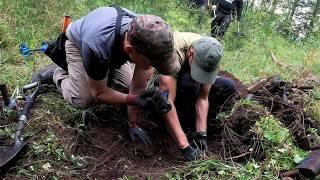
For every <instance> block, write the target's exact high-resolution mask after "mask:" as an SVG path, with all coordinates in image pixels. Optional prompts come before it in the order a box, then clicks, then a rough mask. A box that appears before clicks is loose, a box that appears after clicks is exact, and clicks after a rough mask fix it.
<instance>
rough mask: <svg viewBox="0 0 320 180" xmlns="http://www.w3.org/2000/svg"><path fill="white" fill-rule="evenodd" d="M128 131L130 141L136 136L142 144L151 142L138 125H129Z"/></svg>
mask: <svg viewBox="0 0 320 180" xmlns="http://www.w3.org/2000/svg"><path fill="white" fill-rule="evenodd" d="M128 132H129V135H130V138H131V140H132V141H135V140H136V137H138V138H139V139H140V140H141V141H142V142H143V143H144V144H151V139H150V137H149V136H148V135H147V133H146V132H145V131H144V130H142V129H141V128H140V127H138V126H135V127H130V128H129V129H128Z"/></svg>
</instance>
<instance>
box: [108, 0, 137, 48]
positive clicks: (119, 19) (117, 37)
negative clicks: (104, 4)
mask: <svg viewBox="0 0 320 180" xmlns="http://www.w3.org/2000/svg"><path fill="white" fill-rule="evenodd" d="M111 7H113V8H115V9H116V10H117V13H118V16H117V20H116V26H115V41H116V46H118V45H119V44H120V42H121V35H120V30H121V22H122V17H123V16H124V15H126V16H129V17H131V18H134V17H135V16H134V15H132V14H129V13H128V12H126V11H125V10H123V9H122V8H121V7H119V6H118V5H116V4H114V5H112V6H111Z"/></svg>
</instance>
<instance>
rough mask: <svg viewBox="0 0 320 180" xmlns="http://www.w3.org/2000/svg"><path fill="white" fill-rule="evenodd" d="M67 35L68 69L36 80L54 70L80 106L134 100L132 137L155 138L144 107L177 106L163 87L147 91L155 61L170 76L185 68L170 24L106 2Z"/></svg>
mask: <svg viewBox="0 0 320 180" xmlns="http://www.w3.org/2000/svg"><path fill="white" fill-rule="evenodd" d="M66 36H67V39H68V40H66V42H65V50H66V60H67V69H62V68H49V69H47V70H45V71H43V72H42V73H41V72H40V73H39V74H37V75H36V76H35V77H34V78H33V79H37V78H40V79H44V78H43V76H51V77H52V74H53V81H54V83H55V84H56V86H57V87H58V89H59V90H60V91H61V92H62V94H63V97H64V99H65V100H66V101H67V102H68V103H69V104H71V105H72V106H74V107H77V108H88V107H89V106H92V105H95V104H111V105H128V118H129V121H130V123H129V124H130V128H129V134H130V137H131V138H132V139H133V140H134V139H135V138H139V139H140V140H142V141H143V142H144V143H150V139H149V137H148V136H147V135H146V133H145V132H144V131H143V130H142V129H141V128H139V127H138V126H137V124H136V114H137V112H138V108H142V109H143V110H149V111H156V110H158V111H160V112H158V113H165V112H166V111H168V110H170V108H171V106H170V105H168V104H167V102H166V101H164V100H163V98H162V95H161V92H160V91H156V90H147V91H145V87H146V81H147V79H148V77H149V76H150V75H151V73H150V71H151V67H152V66H153V67H155V69H157V70H158V71H159V72H160V73H162V74H167V75H169V74H172V73H175V72H177V71H179V69H180V64H179V62H178V60H177V59H176V58H175V56H173V55H174V54H173V35H172V30H171V28H170V26H169V25H168V24H167V23H166V22H165V21H164V20H163V19H161V18H160V17H158V16H153V15H136V14H134V13H132V12H130V11H129V10H127V9H124V8H120V7H118V6H117V7H101V8H98V9H95V10H93V11H92V12H90V13H89V14H88V15H86V16H84V17H83V18H81V19H79V20H76V21H74V22H72V23H71V24H70V25H69V26H68V28H67V31H66ZM134 64H135V65H134ZM43 74H44V75H43ZM48 74H49V75H48Z"/></svg>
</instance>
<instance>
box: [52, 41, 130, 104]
mask: <svg viewBox="0 0 320 180" xmlns="http://www.w3.org/2000/svg"><path fill="white" fill-rule="evenodd" d="M65 48H66V58H67V63H68V72H66V71H64V70H63V69H61V68H58V69H56V71H55V72H54V74H53V81H54V82H55V84H56V85H57V87H58V89H59V90H60V91H61V93H62V95H63V98H64V99H65V100H66V101H67V102H68V103H69V104H70V105H72V106H74V107H76V108H88V107H89V106H91V105H94V104H95V99H94V98H93V96H92V95H91V92H90V90H89V84H88V82H87V73H86V71H85V68H84V64H83V60H82V57H81V55H80V49H79V48H77V47H76V46H75V44H74V43H72V42H71V41H69V40H67V41H66V44H65ZM133 72H134V65H133V64H131V63H129V62H127V63H125V64H123V65H122V66H121V68H120V69H111V70H109V72H108V75H107V77H106V78H105V81H106V84H107V79H108V85H109V86H110V87H111V88H113V89H115V90H118V91H120V92H123V93H128V91H129V86H130V84H131V80H132V77H133Z"/></svg>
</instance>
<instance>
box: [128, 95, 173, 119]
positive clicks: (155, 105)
mask: <svg viewBox="0 0 320 180" xmlns="http://www.w3.org/2000/svg"><path fill="white" fill-rule="evenodd" d="M127 102H128V104H129V105H136V106H139V107H141V108H142V109H143V110H145V111H150V112H156V113H159V114H165V113H167V112H169V111H170V110H171V108H172V106H171V104H169V103H168V101H167V99H166V98H165V97H164V96H163V95H162V92H161V91H159V90H156V89H148V90H146V91H144V92H142V93H141V94H140V95H137V96H135V95H130V94H129V95H128V96H127Z"/></svg>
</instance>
